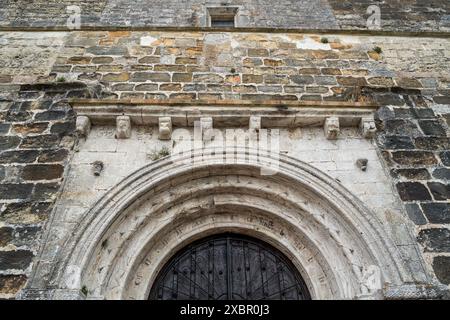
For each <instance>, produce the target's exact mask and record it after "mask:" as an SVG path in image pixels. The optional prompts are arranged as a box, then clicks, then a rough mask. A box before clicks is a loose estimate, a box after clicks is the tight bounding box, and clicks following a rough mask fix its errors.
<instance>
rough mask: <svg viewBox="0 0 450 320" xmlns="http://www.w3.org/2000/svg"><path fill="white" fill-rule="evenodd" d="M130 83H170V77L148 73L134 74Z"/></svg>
mask: <svg viewBox="0 0 450 320" xmlns="http://www.w3.org/2000/svg"><path fill="white" fill-rule="evenodd" d="M131 81H136V82H145V81H153V82H170V75H169V74H168V73H148V72H136V73H133V74H132V76H131Z"/></svg>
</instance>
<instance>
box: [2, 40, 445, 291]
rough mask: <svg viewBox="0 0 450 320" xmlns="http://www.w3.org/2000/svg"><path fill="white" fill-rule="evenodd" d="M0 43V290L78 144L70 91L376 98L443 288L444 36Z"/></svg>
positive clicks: (19, 276)
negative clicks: (376, 48) (379, 50)
mask: <svg viewBox="0 0 450 320" xmlns="http://www.w3.org/2000/svg"><path fill="white" fill-rule="evenodd" d="M325 37H326V38H327V40H328V43H323V42H326V41H323V39H322V38H325ZM0 41H1V43H2V44H3V46H2V47H1V49H0V57H1V59H0V64H1V69H0V82H1V83H0V87H1V90H0V100H1V101H0V110H1V111H0V188H1V189H0V191H1V192H0V202H1V208H0V294H1V297H4V298H12V297H14V296H15V295H16V293H17V292H18V290H20V288H22V287H23V286H24V285H25V282H26V280H27V277H28V276H29V275H30V272H31V269H32V267H33V264H35V263H37V261H36V260H33V257H34V256H35V255H36V254H37V251H38V250H39V246H40V243H41V239H40V237H41V236H42V233H41V229H42V228H43V226H44V225H45V222H46V221H47V220H48V217H49V213H50V211H51V210H52V203H53V201H54V199H55V197H56V195H57V193H58V190H59V186H60V185H61V183H62V181H63V177H64V172H63V171H64V170H66V168H67V163H68V157H69V153H70V152H69V150H70V149H71V147H72V144H73V143H74V141H73V136H72V133H71V131H72V130H73V112H72V111H71V109H70V107H69V105H68V104H67V103H66V101H65V99H66V98H68V97H91V96H96V97H101V98H108V99H130V98H138V99H140V98H151V99H153V98H156V99H169V98H182V99H206V100H216V99H233V100H255V101H264V100H280V103H282V102H281V101H285V100H289V101H294V100H297V101H299V100H303V101H315V102H316V101H349V102H354V101H358V100H359V101H362V100H369V99H374V100H376V101H377V102H378V103H379V104H381V105H383V106H385V107H383V108H381V109H380V110H379V112H378V114H379V116H378V117H379V123H378V126H379V129H380V131H381V132H380V134H379V136H378V139H377V141H378V145H379V148H380V151H382V153H383V155H384V156H385V157H384V158H385V161H386V163H385V164H386V166H388V167H389V168H390V170H391V173H392V176H393V185H394V186H395V188H396V189H397V190H398V193H399V196H400V198H401V199H402V200H403V201H404V203H405V206H406V209H407V211H408V214H409V216H410V217H411V220H412V221H413V222H414V223H415V224H416V225H417V227H416V231H417V236H418V241H419V243H420V244H421V245H422V246H423V250H424V256H425V259H426V260H427V262H428V263H429V266H430V269H432V270H434V271H435V273H436V276H437V278H438V279H439V280H440V281H441V282H442V283H444V284H449V282H450V281H449V273H448V270H450V267H449V266H450V261H449V260H450V258H449V256H450V248H449V243H448V239H449V238H450V237H449V235H448V233H449V204H448V198H449V183H448V180H449V177H448V172H449V167H450V164H449V150H450V148H449V130H448V117H449V114H450V110H449V109H450V108H449V104H450V92H449V89H450V79H449V74H450V70H449V69H450V63H449V62H450V61H449V60H450V44H449V41H448V39H440V38H397V37H370V36H337V35H331V34H330V35H326V36H317V35H306V34H289V35H287V34H265V33H204V32H131V31H130V32H128V31H127V32H100V31H98V32H72V33H64V32H61V33H56V32H55V33H54V32H46V33H39V32H34V33H19V32H14V33H7V32H5V33H1V34H0ZM376 46H379V47H380V48H381V49H382V53H376V52H375V51H374V50H373V49H374V47H376ZM74 82H75V83H74ZM38 83H42V84H38ZM88 88H94V89H95V90H92V89H88ZM380 201H382V200H380Z"/></svg>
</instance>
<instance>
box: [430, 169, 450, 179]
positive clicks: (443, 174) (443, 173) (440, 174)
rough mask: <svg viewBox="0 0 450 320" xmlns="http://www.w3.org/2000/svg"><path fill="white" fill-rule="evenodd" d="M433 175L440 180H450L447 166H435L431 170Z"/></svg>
mask: <svg viewBox="0 0 450 320" xmlns="http://www.w3.org/2000/svg"><path fill="white" fill-rule="evenodd" d="M433 177H435V178H436V179H441V180H448V181H450V169H448V168H437V169H435V170H434V171H433Z"/></svg>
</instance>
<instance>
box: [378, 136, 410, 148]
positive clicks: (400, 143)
mask: <svg viewBox="0 0 450 320" xmlns="http://www.w3.org/2000/svg"><path fill="white" fill-rule="evenodd" d="M383 140H384V141H383V145H384V147H385V148H386V149H395V150H398V149H414V143H413V141H412V139H411V137H408V136H387V135H385V136H383Z"/></svg>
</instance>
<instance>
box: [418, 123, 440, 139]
mask: <svg viewBox="0 0 450 320" xmlns="http://www.w3.org/2000/svg"><path fill="white" fill-rule="evenodd" d="M419 125H420V128H421V129H422V131H423V133H424V134H426V135H430V136H445V135H446V130H445V129H444V128H443V126H442V124H441V123H440V122H439V121H437V120H419Z"/></svg>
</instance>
